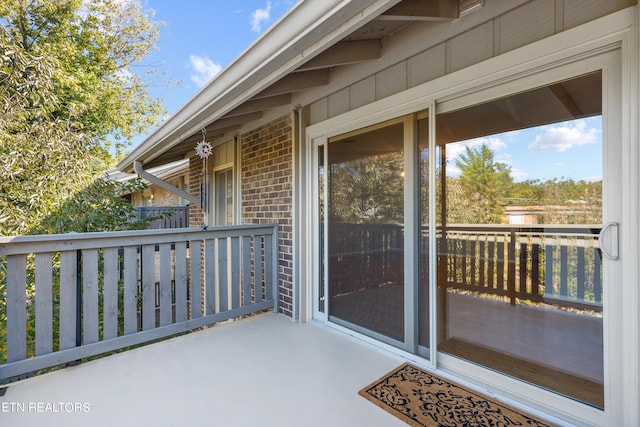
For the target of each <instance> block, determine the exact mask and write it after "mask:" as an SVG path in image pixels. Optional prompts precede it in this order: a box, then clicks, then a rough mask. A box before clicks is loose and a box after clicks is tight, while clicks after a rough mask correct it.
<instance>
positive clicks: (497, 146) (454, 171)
mask: <svg viewBox="0 0 640 427" xmlns="http://www.w3.org/2000/svg"><path fill="white" fill-rule="evenodd" d="M483 144H484V145H486V146H487V147H489V148H490V149H491V151H493V152H494V153H496V152H498V151H499V150H502V149H504V148H507V144H506V143H505V142H504V141H503V140H502V139H501V138H496V137H487V138H475V139H470V140H468V141H462V142H457V143H453V144H447V176H452V177H459V176H460V175H461V174H462V171H461V170H460V169H459V168H458V167H457V166H456V160H457V159H458V157H460V155H461V154H463V153H465V151H466V148H467V147H469V148H470V149H472V150H473V149H476V148H478V147H481V146H482V145H483ZM501 157H502V158H503V160H498V159H496V162H500V163H506V164H510V161H509V158H508V157H509V156H508V155H507V154H506V153H503V154H502V156H501ZM494 158H495V157H494Z"/></svg>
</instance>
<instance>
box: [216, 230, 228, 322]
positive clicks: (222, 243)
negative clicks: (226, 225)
mask: <svg viewBox="0 0 640 427" xmlns="http://www.w3.org/2000/svg"><path fill="white" fill-rule="evenodd" d="M228 245H229V240H228V239H218V256H217V257H216V258H217V259H218V292H219V295H220V299H219V306H220V311H221V312H224V311H227V310H229V258H227V253H228V252H229V248H228Z"/></svg>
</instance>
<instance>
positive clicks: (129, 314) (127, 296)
mask: <svg viewBox="0 0 640 427" xmlns="http://www.w3.org/2000/svg"><path fill="white" fill-rule="evenodd" d="M138 272H139V264H138V247H137V246H127V247H125V248H124V304H123V305H124V334H125V335H128V334H133V333H134V332H137V331H138V274H139V273H138Z"/></svg>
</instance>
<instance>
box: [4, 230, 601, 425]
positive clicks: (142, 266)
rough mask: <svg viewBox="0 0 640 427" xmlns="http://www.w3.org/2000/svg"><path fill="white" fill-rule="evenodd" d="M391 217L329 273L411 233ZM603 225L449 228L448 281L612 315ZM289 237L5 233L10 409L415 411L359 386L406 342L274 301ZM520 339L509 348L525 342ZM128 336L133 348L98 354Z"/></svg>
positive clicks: (388, 264)
mask: <svg viewBox="0 0 640 427" xmlns="http://www.w3.org/2000/svg"><path fill="white" fill-rule="evenodd" d="M378 231H380V233H382V234H383V236H382V237H381V236H380V235H378V234H375V233H374V234H371V233H369V234H366V235H364V234H362V233H360V234H357V235H351V236H350V238H349V239H346V240H345V244H346V243H349V244H352V245H353V244H355V243H354V242H356V243H358V244H357V245H356V246H357V247H356V248H345V250H344V251H343V253H342V254H341V256H342V259H341V260H340V261H341V262H340V263H338V265H333V264H332V265H333V268H332V269H331V271H332V273H334V274H335V272H336V271H339V269H338V267H340V265H344V264H345V263H346V264H350V265H351V266H352V268H353V266H354V265H358V264H362V263H363V261H362V260H361V261H360V262H359V263H358V262H355V261H354V257H356V258H357V256H363V255H359V254H361V253H362V248H368V247H371V248H374V247H378V246H379V245H380V242H386V243H385V245H386V246H385V245H383V246H385V247H388V248H390V249H393V248H396V246H398V245H397V242H398V241H399V240H398V238H395V237H394V236H396V235H397V234H398V233H402V230H401V229H399V227H394V228H393V230H386V229H385V230H378ZM598 231H599V229H597V228H593V229H591V228H585V227H582V228H580V227H578V228H575V229H567V228H565V227H556V228H554V227H547V228H545V229H530V228H527V229H524V228H521V227H520V228H516V227H510V226H492V227H478V226H458V227H449V229H448V230H447V239H446V245H445V241H444V240H443V239H441V238H440V237H439V238H438V241H439V242H440V243H439V246H438V247H439V249H441V251H439V252H440V253H441V255H440V256H439V262H442V263H444V264H446V268H443V269H442V271H443V272H447V273H446V275H445V274H444V273H443V274H441V275H440V276H439V278H440V279H444V280H442V282H441V283H440V285H439V286H441V287H443V289H445V290H446V292H447V294H449V295H450V304H454V305H455V304H460V303H462V302H464V301H462V299H464V298H469V293H470V292H471V293H473V294H482V295H487V294H491V295H495V296H498V297H501V298H507V299H509V300H511V301H514V300H515V299H518V300H526V301H530V302H532V303H533V302H539V301H542V302H544V303H546V304H560V305H563V306H566V307H569V308H571V309H577V310H590V311H592V312H594V313H595V314H596V317H595V320H594V321H596V322H597V321H600V320H598V317H597V313H598V312H599V311H600V310H601V301H602V298H601V293H602V286H601V283H602V277H601V259H600V254H599V249H598V247H597V233H598ZM394 233H395V234H394ZM344 235H345V234H344V233H343V234H342V236H344ZM358 236H359V237H358ZM396 237H397V236H396ZM426 238H428V235H424V236H423V239H426ZM363 239H364V240H366V241H367V242H370V243H367V244H366V245H365V244H364V243H362V242H361V241H362V240H363ZM347 240H348V242H347ZM376 242H377V243H376ZM334 244H335V242H334ZM278 249H279V248H278V233H277V226H276V225H275V224H265V225H244V226H232V227H219V228H213V229H209V230H201V229H172V230H144V231H135V232H118V233H86V234H69V235H51V236H23V237H14V238H0V344H2V346H0V348H6V351H5V352H2V351H0V384H3V383H4V384H5V385H8V388H7V389H6V394H5V395H4V396H0V414H1V417H2V420H3V422H4V420H7V421H8V422H9V423H10V425H42V424H43V423H44V420H47V423H51V422H53V424H63V425H112V424H114V423H120V422H121V420H126V421H127V422H131V423H134V422H136V423H140V424H142V423H144V424H145V425H146V424H148V423H155V424H158V425H181V424H183V422H184V420H185V419H188V420H189V421H190V422H192V421H193V423H194V424H196V425H210V422H214V421H215V424H219V425H257V424H263V425H275V424H277V425H300V424H301V423H304V424H309V425H323V426H324V425H372V426H375V425H383V426H393V425H402V424H400V423H399V422H398V421H397V420H396V419H395V418H393V417H392V416H390V415H388V414H386V413H385V412H384V411H381V410H379V409H377V408H375V407H374V406H373V405H371V404H370V403H368V402H366V401H365V400H364V399H362V398H360V397H359V396H358V395H357V391H358V390H359V389H360V388H362V387H364V386H365V385H367V384H369V383H370V382H372V381H373V380H375V379H376V378H378V377H379V376H381V375H382V374H384V373H385V372H387V371H389V370H391V369H392V368H394V367H395V366H397V365H398V364H399V363H400V362H401V361H400V360H399V359H398V358H397V357H396V356H393V355H390V354H387V353H384V352H382V351H380V350H378V349H374V348H372V347H370V346H368V345H365V344H363V343H360V342H358V341H355V340H353V339H351V338H348V337H346V336H343V335H340V334H338V333H336V332H333V331H330V330H327V329H325V328H323V327H322V326H319V325H316V324H314V323H309V324H302V325H301V324H296V323H294V322H292V321H291V320H289V319H287V318H286V317H284V316H280V315H276V314H269V313H265V312H268V311H275V312H276V313H277V310H278V307H277V301H278V274H277V272H278V253H279V250H278ZM399 253H400V251H399V250H385V251H382V254H379V253H375V254H374V255H376V256H378V258H375V259H371V260H368V258H367V265H370V266H371V268H370V269H368V270H367V271H368V272H369V273H373V274H375V275H376V276H377V277H382V278H384V277H386V276H385V274H390V272H393V269H394V267H393V266H394V265H398V264H401V258H397V257H398V254H399ZM388 254H390V255H388ZM347 255H348V256H347ZM387 255H388V256H387ZM426 255H427V254H426V253H423V254H422V256H426ZM380 256H383V257H382V258H380ZM369 261H370V262H369ZM331 262H332V263H336V262H337V261H336V260H335V259H332V260H331ZM474 263H478V264H474ZM421 265H422V267H423V268H424V267H425V265H426V264H425V263H422V264H421ZM374 267H375V268H374ZM542 267H544V269H543V268H542ZM483 272H484V273H483ZM421 273H422V274H423V275H426V274H427V273H428V272H427V271H426V270H424V271H421ZM357 276H358V277H360V279H363V280H364V279H366V277H367V275H366V274H364V273H363V274H362V275H357ZM354 277H356V276H354ZM570 277H577V278H578V280H570V279H569V278H570ZM425 283H426V282H425ZM352 285H353V283H352ZM358 289H360V290H361V288H358ZM352 293H353V292H351V293H343V294H339V295H338V296H339V297H341V298H346V297H349V296H350V295H351V294H352ZM385 304H392V305H393V301H391V300H389V299H386V300H385ZM474 307H476V308H477V304H475V305H474ZM456 311H465V312H466V311H469V312H471V310H457V309H456ZM399 312H400V313H401V311H399ZM520 312H523V310H520ZM496 313H497V312H496ZM258 314H259V315H258ZM246 316H249V318H244V317H246ZM237 319H241V320H238V321H233V322H230V320H237ZM512 320H513V319H511V320H508V321H505V322H501V324H505V325H510V324H513V321H512ZM463 323H464V322H463ZM467 323H470V324H472V323H473V322H471V321H470V322H467ZM529 323H530V324H532V322H529ZM565 323H566V322H564V321H559V322H557V324H558V325H559V326H558V327H559V328H560V327H561V326H562V325H564V324H565ZM465 324H466V323H465ZM214 325H215V326H214ZM212 326H213V327H212ZM388 326H389V327H393V326H394V325H393V324H390V325H388ZM450 326H451V328H456V327H458V325H457V324H451V325H450ZM203 328H204V329H203ZM596 329H597V328H596ZM452 330H453V329H452ZM461 330H464V331H466V329H465V328H462V329H461ZM458 335H460V334H458ZM560 335H562V334H560ZM530 336H532V337H535V336H538V335H536V331H533V332H532V333H531V334H530ZM580 336H581V335H580ZM527 337H529V334H527V335H525V336H524V338H527ZM163 338H170V339H169V340H165V341H161V342H156V341H157V340H159V339H163ZM487 338H491V337H487ZM509 342H510V343H511V344H510V347H509V350H512V349H514V348H515V344H516V343H517V342H518V341H517V340H516V339H513V340H509ZM149 343H153V344H152V345H146V346H143V347H140V345H143V344H149ZM441 344H443V349H444V343H441ZM527 348H529V347H527ZM557 348H559V347H557ZM119 350H128V351H125V352H119V353H118V354H114V355H111V356H109V357H105V358H102V359H97V360H92V359H94V357H95V356H97V355H103V354H105V353H111V352H114V351H119ZM445 350H446V349H445ZM574 350H575V349H573V348H570V349H568V350H567V353H568V354H569V353H570V354H583V355H584V354H585V353H584V352H575V351H574ZM600 357H601V356H600ZM589 359H591V358H589ZM571 360H573V359H571ZM594 360H595V359H594ZM78 361H82V363H81V364H78V363H77V362H78ZM572 364H573V362H570V363H568V365H572ZM67 365H71V366H70V367H67V368H65V369H61V370H57V371H54V372H49V373H46V374H43V375H39V376H36V377H32V378H27V379H21V378H23V377H24V376H25V374H30V373H32V372H36V371H41V370H47V369H49V368H51V367H56V366H67ZM15 380H19V381H15ZM0 394H1V393H0ZM592 400H593V403H594V404H596V405H597V404H599V401H597V399H592ZM61 404H62V406H61ZM56 405H57V406H56ZM69 405H71V406H69ZM68 409H71V411H68ZM310 414H311V415H310ZM50 417H53V418H50ZM51 420H53V421H51ZM129 420H131V421H129Z"/></svg>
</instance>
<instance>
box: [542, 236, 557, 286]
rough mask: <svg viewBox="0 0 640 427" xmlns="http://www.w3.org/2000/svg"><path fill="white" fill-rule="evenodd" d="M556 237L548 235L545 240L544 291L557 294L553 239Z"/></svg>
mask: <svg viewBox="0 0 640 427" xmlns="http://www.w3.org/2000/svg"><path fill="white" fill-rule="evenodd" d="M554 239H555V237H551V236H547V237H545V241H544V293H545V294H555V293H556V291H555V289H554V271H553V266H554V265H555V262H554V259H553V258H554V253H553V252H554V249H555V245H554V244H553V240H554Z"/></svg>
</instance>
